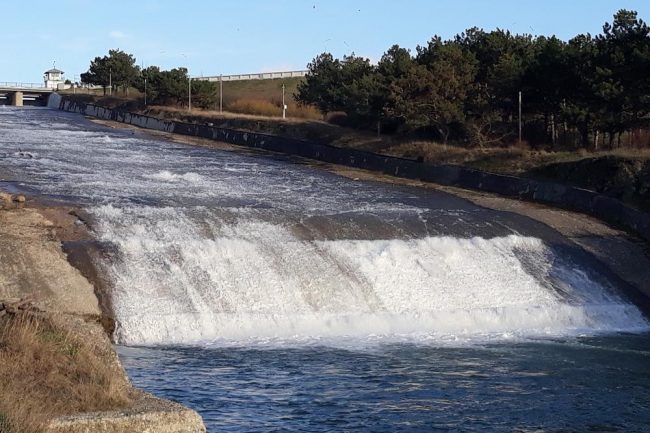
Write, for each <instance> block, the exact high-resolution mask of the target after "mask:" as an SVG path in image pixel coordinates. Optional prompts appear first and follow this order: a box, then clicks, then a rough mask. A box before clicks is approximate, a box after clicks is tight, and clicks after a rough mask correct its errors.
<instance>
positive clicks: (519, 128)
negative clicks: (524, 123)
mask: <svg viewBox="0 0 650 433" xmlns="http://www.w3.org/2000/svg"><path fill="white" fill-rule="evenodd" d="M519 145H520V146H521V90H520V91H519Z"/></svg>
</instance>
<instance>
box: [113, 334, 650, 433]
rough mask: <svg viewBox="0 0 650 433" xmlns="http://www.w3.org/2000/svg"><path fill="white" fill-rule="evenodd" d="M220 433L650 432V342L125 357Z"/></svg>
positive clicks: (632, 338) (182, 351)
mask: <svg viewBox="0 0 650 433" xmlns="http://www.w3.org/2000/svg"><path fill="white" fill-rule="evenodd" d="M120 354H121V359H122V360H123V362H124V365H125V367H126V369H127V371H128V373H129V376H130V377H131V378H132V379H133V381H134V383H135V384H136V385H138V386H141V387H143V388H145V389H148V390H150V391H151V392H153V393H155V394H158V395H162V396H166V397H169V398H172V399H175V400H178V401H181V402H183V403H185V404H187V405H188V406H191V407H194V408H196V409H197V410H199V412H200V413H201V414H202V415H203V417H204V420H205V422H206V424H207V426H208V430H209V431H211V432H215V433H216V432H223V431H230V432H260V431H296V432H298V431H300V432H341V431H347V432H353V431H364V432H397V431H400V432H401V431H403V432H432V431H441V432H447V431H471V432H482V431H489V432H492V431H494V432H512V431H521V432H588V431H595V432H605V431H620V432H647V431H648V426H650V339H649V338H648V336H647V335H616V336H608V337H599V338H594V337H591V338H586V337H583V338H575V339H569V340H548V341H538V342H522V343H518V344H503V343H500V344H491V345H482V346H473V347H431V346H422V345H413V344H397V345H377V346H374V347H372V346H370V347H369V346H366V347H357V348H354V347H350V346H349V345H348V347H345V348H334V347H331V346H329V347H327V346H315V347H275V348H273V347H272V346H271V347H229V348H207V347H204V348H178V347H176V348H173V347H165V348H163V347H161V348H135V347H129V348H127V347H123V348H120Z"/></svg>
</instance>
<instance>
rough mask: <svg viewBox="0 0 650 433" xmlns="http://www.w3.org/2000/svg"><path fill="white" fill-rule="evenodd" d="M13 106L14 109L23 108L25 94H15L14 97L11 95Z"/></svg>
mask: <svg viewBox="0 0 650 433" xmlns="http://www.w3.org/2000/svg"><path fill="white" fill-rule="evenodd" d="M11 105H13V106H14V107H22V106H23V92H14V93H13V95H11Z"/></svg>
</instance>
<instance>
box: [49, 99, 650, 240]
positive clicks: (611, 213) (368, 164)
mask: <svg viewBox="0 0 650 433" xmlns="http://www.w3.org/2000/svg"><path fill="white" fill-rule="evenodd" d="M51 100H53V98H51ZM59 108H60V109H61V110H65V111H70V112H74V113H80V114H84V115H87V116H93V117H97V118H100V119H105V120H114V121H117V122H123V123H128V124H130V125H135V126H139V127H142V128H148V129H155V130H158V131H165V132H173V133H176V134H183V135H189V136H194V137H202V138H208V139H212V140H217V141H223V142H226V143H231V144H236V145H241V146H248V147H253V148H258V149H264V150H270V151H274V152H282V153H288V154H291V155H297V156H302V157H305V158H310V159H316V160H319V161H324V162H329V163H334V164H341V165H346V166H350V167H356V168H361V169H366V170H372V171H378V172H382V173H385V174H388V175H392V176H397V177H402V178H407V179H419V180H423V181H426V182H434V183H438V184H441V185H449V186H457V187H461V188H467V189H473V190H478V191H485V192H490V193H496V194H500V195H503V196H507V197H514V198H518V199H522V200H528V201H533V202H540V203H546V204H551V205H553V206H556V207H560V208H565V209H569V210H573V211H578V212H582V213H586V214H588V215H592V216H595V217H597V218H599V219H601V220H603V221H606V222H608V223H610V224H613V225H616V226H621V227H624V228H627V229H631V230H633V231H635V232H636V233H638V234H639V235H640V236H641V237H643V238H644V239H646V240H648V241H650V215H648V214H646V213H644V212H641V211H639V210H636V209H633V208H631V207H629V206H627V205H625V204H623V203H622V202H621V201H619V200H617V199H614V198H611V197H608V196H605V195H602V194H598V193H595V192H593V191H589V190H585V189H580V188H576V187H572V186H567V185H563V184H559V183H555V182H546V181H539V180H534V179H527V178H520V177H515V176H506V175H500V174H494V173H487V172H483V171H479V170H472V169H469V168H464V167H457V166H448V165H431V164H424V163H418V162H415V161H413V160H408V159H402V158H396V157H391V156H383V155H377V154H373V153H369V152H363V151H359V150H354V149H343V148H338V147H334V146H328V145H325V144H316V143H311V142H307V141H300V140H293V139H289V138H282V137H277V136H272V135H265V134H257V133H251V132H244V131H238V130H232V129H225V128H217V127H211V126H206V125H200V124H189V123H183V122H174V121H166V120H160V119H157V118H154V117H149V116H142V115H139V114H133V113H127V112H120V111H116V110H111V109H108V108H103V107H98V106H95V105H91V104H83V103H78V102H75V101H71V100H69V99H66V98H65V97H64V98H61V100H60V102H59Z"/></svg>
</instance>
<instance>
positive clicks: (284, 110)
mask: <svg viewBox="0 0 650 433" xmlns="http://www.w3.org/2000/svg"><path fill="white" fill-rule="evenodd" d="M282 118H283V119H286V118H287V106H286V105H285V103H284V83H282Z"/></svg>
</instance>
